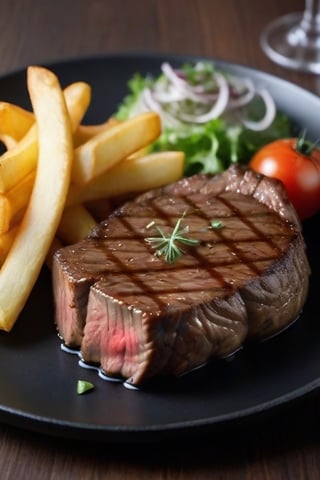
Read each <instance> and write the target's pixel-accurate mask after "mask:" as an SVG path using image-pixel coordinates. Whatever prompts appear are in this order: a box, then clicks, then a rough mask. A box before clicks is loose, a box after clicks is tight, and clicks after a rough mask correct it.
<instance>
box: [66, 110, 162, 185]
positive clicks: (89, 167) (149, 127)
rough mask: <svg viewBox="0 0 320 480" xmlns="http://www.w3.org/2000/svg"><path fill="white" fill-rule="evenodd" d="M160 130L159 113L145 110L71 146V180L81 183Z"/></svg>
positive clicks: (135, 149)
mask: <svg viewBox="0 0 320 480" xmlns="http://www.w3.org/2000/svg"><path fill="white" fill-rule="evenodd" d="M160 133H161V123H160V117H159V115H158V114H157V113H154V112H146V113H142V114H140V115H137V116H136V117H134V118H132V119H130V120H126V121H125V122H121V123H119V124H117V125H114V126H113V127H111V128H108V129H107V130H105V131H104V132H102V133H100V134H98V135H96V136H95V137H93V138H92V139H91V140H89V141H88V142H86V143H84V144H83V145H81V146H80V147H78V148H77V149H76V150H75V156H74V163H73V168H72V181H73V182H74V183H75V184H76V185H85V184H87V183H89V182H90V181H92V180H93V179H94V178H96V177H98V176H99V175H101V174H102V173H104V172H106V171H107V170H109V169H110V168H111V167H113V166H114V165H115V164H117V163H118V162H120V161H121V160H123V159H124V158H126V157H127V156H129V155H131V154H133V153H134V152H136V151H137V150H140V149H141V148H143V147H145V146H146V145H148V144H150V143H151V142H153V141H154V140H155V139H156V138H157V137H158V136H159V135H160Z"/></svg>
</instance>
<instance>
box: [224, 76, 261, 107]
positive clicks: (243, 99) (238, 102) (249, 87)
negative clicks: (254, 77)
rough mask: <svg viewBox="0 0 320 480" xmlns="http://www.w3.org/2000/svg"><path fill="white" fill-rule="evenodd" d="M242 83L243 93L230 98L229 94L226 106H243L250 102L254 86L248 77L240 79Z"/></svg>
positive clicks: (253, 94) (253, 93)
mask: <svg viewBox="0 0 320 480" xmlns="http://www.w3.org/2000/svg"><path fill="white" fill-rule="evenodd" d="M242 84H243V85H244V87H245V91H244V93H241V94H240V95H239V96H237V98H232V96H230V100H229V103H228V108H230V109H231V108H239V107H244V106H245V105H248V103H250V102H251V100H252V99H253V98H254V96H255V88H254V85H253V82H252V81H251V80H250V79H248V78H244V79H243V80H242Z"/></svg>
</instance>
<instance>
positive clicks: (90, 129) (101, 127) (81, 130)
mask: <svg viewBox="0 0 320 480" xmlns="http://www.w3.org/2000/svg"><path fill="white" fill-rule="evenodd" d="M118 123H120V121H119V120H117V119H116V118H113V117H111V118H108V120H106V121H105V122H103V123H98V124H96V125H81V124H80V125H78V127H77V129H76V131H75V133H74V136H73V145H74V147H75V148H76V147H79V146H80V145H82V144H83V143H86V142H88V141H89V140H91V138H93V137H95V136H96V135H98V134H99V133H102V132H105V131H106V130H108V129H109V128H110V127H113V126H114V125H117V124H118Z"/></svg>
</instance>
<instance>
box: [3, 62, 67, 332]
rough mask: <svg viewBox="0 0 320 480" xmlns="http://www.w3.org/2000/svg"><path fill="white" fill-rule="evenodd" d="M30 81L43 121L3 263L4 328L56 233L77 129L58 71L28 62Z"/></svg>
mask: <svg viewBox="0 0 320 480" xmlns="http://www.w3.org/2000/svg"><path fill="white" fill-rule="evenodd" d="M27 84H28V89H29V94H30V98H31V103H32V105H33V109H34V113H35V118H36V121H37V125H38V132H39V133H38V135H39V138H38V142H39V158H38V167H37V173H36V179H35V183H34V188H33V191H32V196H31V200H30V202H29V205H28V208H27V210H26V213H25V215H24V217H23V220H22V222H21V224H20V226H19V228H18V232H17V235H16V236H15V239H14V242H13V244H12V247H11V249H10V251H9V253H8V255H7V257H6V260H5V262H4V264H3V265H2V268H1V269H0V329H2V330H5V331H10V330H11V329H12V328H13V326H14V324H15V321H16V320H17V317H18V316H19V314H20V312H21V310H22V308H23V307H24V305H25V303H26V301H27V299H28V296H29V294H30V292H31V290H32V288H33V286H34V284H35V282H36V279H37V277H38V274H39V272H40V269H41V267H42V265H43V262H44V260H45V258H46V256H47V254H48V251H49V248H50V245H51V243H52V241H53V239H54V236H55V232H56V230H57V227H58V224H59V222H60V218H61V215H62V211H63V208H64V205H65V199H66V195H67V191H68V187H69V183H70V174H71V166H72V158H73V144H72V131H71V125H70V118H69V114H68V110H67V107H66V102H65V98H64V95H63V92H62V90H61V87H60V84H59V81H58V79H57V77H56V76H55V75H54V74H53V73H52V72H50V71H49V70H47V69H45V68H41V67H29V68H28V75H27Z"/></svg>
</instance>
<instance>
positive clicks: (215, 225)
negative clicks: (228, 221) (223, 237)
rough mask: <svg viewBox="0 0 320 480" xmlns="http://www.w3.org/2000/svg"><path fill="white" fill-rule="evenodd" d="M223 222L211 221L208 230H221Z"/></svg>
mask: <svg viewBox="0 0 320 480" xmlns="http://www.w3.org/2000/svg"><path fill="white" fill-rule="evenodd" d="M223 227H224V225H223V221H222V220H219V219H215V220H211V222H210V228H213V229H214V230H220V228H223Z"/></svg>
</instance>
